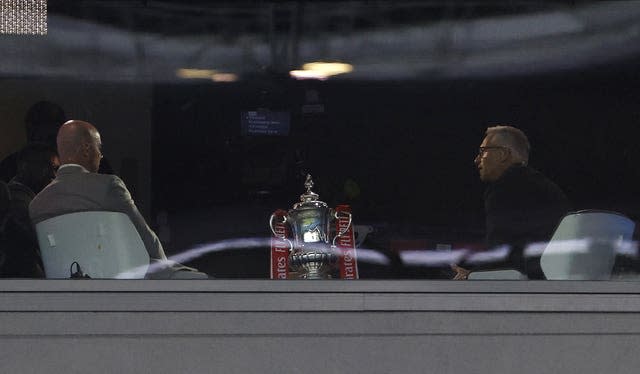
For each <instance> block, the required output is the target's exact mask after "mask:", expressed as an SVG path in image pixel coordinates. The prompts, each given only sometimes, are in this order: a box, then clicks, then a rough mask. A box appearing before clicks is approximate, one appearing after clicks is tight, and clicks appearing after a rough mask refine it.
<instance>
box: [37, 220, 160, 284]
mask: <svg viewBox="0 0 640 374" xmlns="http://www.w3.org/2000/svg"><path fill="white" fill-rule="evenodd" d="M36 232H37V235H38V242H39V244H40V252H41V255H42V262H43V264H44V272H45V274H46V276H47V278H69V277H70V274H71V272H72V270H71V267H72V264H73V263H74V262H77V263H78V264H79V265H80V267H81V268H82V271H83V272H84V273H86V274H87V275H89V276H90V277H91V278H144V277H145V274H146V272H147V268H148V267H149V254H148V253H147V250H146V249H145V246H144V243H143V242H142V239H141V238H140V235H139V234H138V232H137V231H136V229H135V226H134V225H133V223H132V222H131V219H129V217H127V215H126V214H124V213H120V212H103V211H100V212H77V213H69V214H65V215H62V216H58V217H53V218H50V219H48V220H45V221H43V222H40V223H38V224H36ZM74 271H75V267H74Z"/></svg>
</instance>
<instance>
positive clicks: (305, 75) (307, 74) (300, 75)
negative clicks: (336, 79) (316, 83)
mask: <svg viewBox="0 0 640 374" xmlns="http://www.w3.org/2000/svg"><path fill="white" fill-rule="evenodd" d="M289 75H290V76H291V77H292V78H295V79H319V80H322V81H323V80H326V79H327V78H328V76H327V75H326V74H322V73H319V72H317V71H311V70H291V71H290V72H289Z"/></svg>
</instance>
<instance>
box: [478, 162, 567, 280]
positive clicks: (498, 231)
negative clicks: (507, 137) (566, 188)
mask: <svg viewBox="0 0 640 374" xmlns="http://www.w3.org/2000/svg"><path fill="white" fill-rule="evenodd" d="M484 207H485V217H486V244H487V247H488V248H495V247H497V246H500V245H505V244H506V245H508V246H509V247H510V249H511V251H510V254H509V258H508V259H507V261H506V263H504V264H502V265H503V267H508V268H516V269H518V270H520V271H522V272H524V273H526V274H527V276H528V277H529V279H544V275H543V273H542V269H540V258H539V257H530V258H525V257H524V256H523V251H524V249H525V248H526V247H527V245H528V244H531V243H536V242H546V241H549V239H551V236H552V235H553V232H554V231H555V229H556V227H557V225H558V223H559V222H560V220H561V219H562V217H563V216H564V215H565V214H566V213H567V212H568V210H569V202H568V199H567V197H566V196H565V194H564V193H563V192H562V190H561V189H560V188H559V187H558V186H557V185H556V184H555V183H553V182H552V181H551V180H549V179H548V178H547V177H545V176H544V175H543V174H542V173H540V172H538V171H536V170H534V169H532V168H530V167H528V166H513V167H511V168H510V169H508V170H507V171H505V172H504V174H503V175H502V176H501V177H500V178H499V179H498V180H497V181H495V182H493V183H491V184H489V186H488V187H487V190H486V191H485V196H484ZM491 267H493V265H489V266H482V269H486V268H491ZM498 267H502V266H498ZM474 270H479V268H476V269H474Z"/></svg>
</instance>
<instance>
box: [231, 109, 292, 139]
mask: <svg viewBox="0 0 640 374" xmlns="http://www.w3.org/2000/svg"><path fill="white" fill-rule="evenodd" d="M290 118H291V114H290V113H289V112H274V111H270V110H255V111H247V112H242V113H240V126H241V131H242V135H252V136H287V135H289V125H290Z"/></svg>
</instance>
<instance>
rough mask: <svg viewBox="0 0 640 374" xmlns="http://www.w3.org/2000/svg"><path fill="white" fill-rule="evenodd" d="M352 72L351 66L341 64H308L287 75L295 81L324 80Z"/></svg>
mask: <svg viewBox="0 0 640 374" xmlns="http://www.w3.org/2000/svg"><path fill="white" fill-rule="evenodd" d="M352 71H353V65H351V64H345V63H342V62H309V63H307V64H304V65H302V70H292V71H290V72H289V75H290V76H291V77H293V78H295V79H320V80H325V79H327V78H329V77H331V76H334V75H338V74H345V73H350V72H352Z"/></svg>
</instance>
